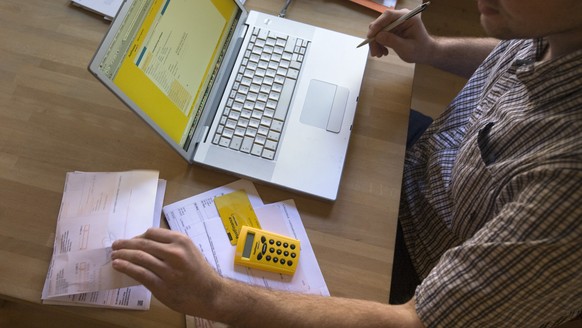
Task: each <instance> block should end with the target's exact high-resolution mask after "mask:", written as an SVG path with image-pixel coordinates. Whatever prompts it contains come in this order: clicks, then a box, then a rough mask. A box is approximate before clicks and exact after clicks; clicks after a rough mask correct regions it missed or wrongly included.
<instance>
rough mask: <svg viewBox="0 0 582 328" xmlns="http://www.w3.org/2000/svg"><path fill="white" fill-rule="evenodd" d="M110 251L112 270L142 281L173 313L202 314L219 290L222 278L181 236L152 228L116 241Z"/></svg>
mask: <svg viewBox="0 0 582 328" xmlns="http://www.w3.org/2000/svg"><path fill="white" fill-rule="evenodd" d="M112 248H113V253H112V259H113V268H114V269H116V270H118V271H120V272H123V273H125V274H127V275H128V276H130V277H132V278H134V279H135V280H137V281H139V282H141V283H142V284H143V285H145V286H146V287H147V288H148V289H149V290H150V291H151V292H152V293H153V294H154V295H155V296H156V297H157V298H158V299H159V300H160V301H161V302H162V303H164V304H166V305H167V306H169V307H170V308H172V309H174V310H176V311H179V312H182V313H192V311H193V310H195V311H196V312H198V313H200V314H202V315H203V314H204V313H205V312H206V311H209V306H211V304H212V303H213V302H212V300H213V299H214V297H215V296H216V295H217V293H218V292H220V290H221V288H222V284H221V282H222V278H221V277H220V276H219V275H218V274H217V273H216V272H215V271H214V269H213V268H212V267H210V265H208V263H207V262H206V259H205V258H204V256H203V255H202V254H201V253H200V251H199V250H198V249H197V248H196V246H194V244H193V243H192V241H191V239H190V238H189V237H188V236H186V235H184V234H181V233H178V232H174V231H171V230H167V229H155V228H152V229H149V230H148V231H146V232H145V233H144V234H142V235H140V236H137V237H135V238H132V239H129V240H118V241H115V242H114V243H113V246H112Z"/></svg>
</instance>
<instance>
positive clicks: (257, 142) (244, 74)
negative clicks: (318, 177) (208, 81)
mask: <svg viewBox="0 0 582 328" xmlns="http://www.w3.org/2000/svg"><path fill="white" fill-rule="evenodd" d="M309 44H310V43H309V42H308V41H306V40H303V39H299V38H294V37H291V36H287V35H282V34H277V33H275V32H273V31H269V30H263V29H260V28H256V27H255V28H254V29H253V32H252V35H251V39H250V42H249V44H248V47H247V49H246V51H245V55H244V58H243V60H242V64H241V66H240V68H239V70H238V73H237V76H236V79H235V82H234V84H233V87H232V89H231V90H230V91H229V92H230V95H229V98H228V100H227V103H226V106H225V108H224V111H223V114H222V116H221V118H220V123H219V126H218V129H217V130H216V134H215V135H214V137H213V139H212V143H214V144H217V145H220V146H223V147H227V148H230V149H234V150H238V151H241V152H243V153H249V154H252V155H254V156H258V157H262V158H266V159H273V158H275V152H276V151H277V147H278V144H279V141H280V139H281V132H282V131H283V126H284V125H285V118H286V117H287V110H288V109H289V105H290V103H291V97H292V94H293V90H294V89H295V84H296V82H297V78H298V76H299V71H300V69H301V65H302V63H303V58H304V55H305V53H306V52H307V48H308V47H309Z"/></svg>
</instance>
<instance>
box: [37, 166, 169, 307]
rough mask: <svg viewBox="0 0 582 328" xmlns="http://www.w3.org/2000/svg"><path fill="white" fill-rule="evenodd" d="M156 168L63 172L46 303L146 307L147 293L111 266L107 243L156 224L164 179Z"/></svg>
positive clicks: (148, 295)
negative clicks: (159, 177)
mask: <svg viewBox="0 0 582 328" xmlns="http://www.w3.org/2000/svg"><path fill="white" fill-rule="evenodd" d="M158 176H159V173H158V172H157V171H129V172H112V173H86V172H70V173H67V177H66V181H65V189H64V192H63V199H62V203H61V209H60V212H59V216H58V221H57V230H56V236H55V244H54V250H53V256H52V260H51V264H50V267H49V270H48V274H47V277H46V281H45V285H44V288H43V291H42V300H43V303H45V304H62V305H82V306H99V307H114V308H124V309H140V310H147V309H149V306H150V298H151V293H150V292H149V291H148V290H147V289H146V288H145V287H143V286H141V285H139V283H138V282H137V281H135V280H133V279H131V278H129V277H128V276H127V275H124V274H122V273H119V272H117V271H115V270H114V269H113V268H112V266H111V244H112V243H113V241H115V240H117V239H128V238H132V237H135V236H137V235H139V234H142V233H144V232H145V231H146V230H147V229H148V228H150V227H153V226H156V227H157V226H159V224H160V216H161V208H162V204H163V199H164V192H165V188H166V181H164V180H159V179H158Z"/></svg>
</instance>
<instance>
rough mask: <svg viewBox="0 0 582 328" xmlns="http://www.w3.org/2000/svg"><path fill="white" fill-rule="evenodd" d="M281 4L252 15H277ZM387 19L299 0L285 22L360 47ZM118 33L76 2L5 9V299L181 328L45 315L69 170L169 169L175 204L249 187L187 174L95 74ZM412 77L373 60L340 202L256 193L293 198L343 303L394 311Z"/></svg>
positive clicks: (1, 244) (1, 92) (177, 320)
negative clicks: (102, 45)
mask: <svg viewBox="0 0 582 328" xmlns="http://www.w3.org/2000/svg"><path fill="white" fill-rule="evenodd" d="M418 2H419V1H418V0H410V1H399V4H400V5H401V6H405V7H407V8H412V7H414V6H415V5H417V4H418ZM283 3H284V1H282V0H281V1H274V0H248V1H247V7H249V8H252V9H257V10H260V11H265V12H268V13H274V14H277V13H278V12H279V10H280V8H281V6H282V4H283ZM377 15H378V14H377V13H374V12H373V11H371V10H369V9H367V8H363V7H361V6H359V5H356V4H353V3H351V2H348V1H347V0H325V1H321V0H296V1H294V2H293V3H292V4H291V6H290V8H289V10H288V12H287V17H288V18H290V19H294V20H298V21H302V22H306V23H310V24H314V25H318V26H322V27H325V28H329V29H333V30H337V31H340V32H344V33H348V34H352V35H356V36H362V37H363V36H365V34H366V31H367V27H368V24H369V23H370V22H371V21H372V20H373V19H375V18H376V17H377ZM108 26H109V24H108V23H107V22H105V21H104V20H102V19H101V18H100V17H98V16H96V15H93V14H91V13H87V12H85V11H83V10H80V9H78V8H76V7H73V6H71V5H70V4H69V1H68V0H52V1H44V0H27V1H21V0H3V1H2V2H0V41H1V42H0V227H1V228H0V260H1V262H0V263H1V264H0V299H4V300H8V301H14V302H24V303H25V304H28V305H31V304H32V305H35V306H38V307H42V309H43V310H46V309H49V310H50V311H54V312H58V313H61V314H63V315H67V316H70V317H71V320H83V321H86V326H87V327H101V326H103V327H105V326H106V327H117V326H119V327H158V328H159V327H183V326H184V316H183V315H181V314H179V313H176V312H173V311H171V310H169V309H168V308H166V307H165V306H164V305H162V304H161V303H159V302H158V301H157V300H155V299H153V300H152V306H151V309H150V310H149V311H143V312H142V311H123V310H106V309H91V308H76V307H67V306H47V305H41V304H40V294H41V290H42V286H43V283H44V279H45V275H46V273H47V268H48V264H49V261H50V258H51V254H52V246H53V241H54V238H55V235H54V232H55V226H56V218H57V215H58V212H59V207H60V201H61V196H62V191H63V185H64V178H65V173H66V172H68V171H74V170H80V171H124V170H132V169H155V170H159V171H160V177H161V178H163V179H166V180H167V181H168V185H167V191H166V197H165V201H164V203H165V204H169V203H172V202H175V201H178V200H180V199H183V198H186V197H189V196H191V195H194V194H198V193H201V192H204V191H206V190H209V189H212V188H215V187H218V186H221V185H224V184H226V183H229V182H232V181H235V180H236V179H237V178H236V177H234V176H231V175H228V174H224V173H219V172H215V171H211V170H208V169H205V168H202V167H199V166H190V165H188V164H187V163H186V162H185V161H184V160H183V159H182V158H181V157H179V156H178V155H177V154H176V153H174V152H173V151H172V150H171V149H170V148H169V147H168V146H167V145H166V144H165V143H164V142H163V141H162V140H161V139H160V138H159V137H158V136H157V135H156V134H155V133H154V132H153V131H151V130H150V128H149V127H147V126H146V125H145V124H144V123H143V122H142V121H141V120H140V119H139V118H138V117H137V116H136V115H135V114H133V113H132V112H131V111H130V110H129V109H127V108H126V107H125V106H124V105H123V104H122V103H121V102H120V101H118V100H117V98H115V97H114V96H113V95H112V94H111V93H110V92H109V91H107V90H106V89H105V87H103V86H102V85H101V84H100V83H99V82H97V81H96V80H95V79H94V78H93V77H92V76H91V75H90V74H89V73H88V71H87V69H86V66H87V64H88V62H89V60H90V58H91V57H92V55H93V53H94V51H95V49H96V47H97V45H98V44H99V42H100V41H101V38H102V37H103V35H104V33H105V32H106V30H107V29H108ZM330 55H333V49H330ZM413 73H414V66H413V65H410V64H406V63H404V62H402V61H401V60H400V59H398V57H396V56H395V55H390V56H388V57H387V58H383V59H373V58H370V59H369V61H368V65H367V69H366V73H365V77H364V83H363V87H362V93H361V96H360V103H359V106H358V111H357V114H356V119H355V123H354V129H353V134H352V138H351V141H350V142H351V144H350V148H349V153H348V156H347V162H346V165H345V172H344V176H343V180H342V184H341V187H340V192H339V196H338V200H337V201H336V202H335V203H328V202H324V201H320V200H316V199H313V198H310V197H308V196H303V195H298V194H295V193H291V192H288V191H285V190H281V189H277V188H274V187H270V186H265V185H257V188H258V190H259V194H260V195H261V197H262V198H263V200H264V201H265V203H270V202H275V201H279V200H284V199H289V198H293V199H294V200H295V202H296V204H297V207H298V209H299V211H300V213H301V217H302V219H303V222H304V225H305V227H306V229H307V232H308V235H309V238H310V240H311V242H312V244H313V248H314V251H315V254H316V256H317V259H318V261H319V264H320V266H321V270H322V272H323V275H324V277H325V279H326V282H327V285H328V287H329V290H330V292H331V294H332V295H333V296H342V297H352V298H361V299H368V300H374V301H378V302H387V298H388V292H389V284H390V272H391V266H392V253H393V244H394V237H395V226H396V219H397V213H398V200H399V196H400V182H401V176H402V165H403V157H404V144H405V137H406V126H407V120H408V109H409V108H410V98H411V88H412V79H413Z"/></svg>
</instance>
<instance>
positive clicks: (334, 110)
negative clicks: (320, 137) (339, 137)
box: [300, 80, 350, 133]
mask: <svg viewBox="0 0 582 328" xmlns="http://www.w3.org/2000/svg"><path fill="white" fill-rule="evenodd" d="M349 93H350V92H349V90H348V89H347V88H344V87H341V86H338V85H335V84H331V83H328V82H323V81H320V80H311V81H310V82H309V88H308V89H307V96H306V98H305V103H304V104H303V109H302V111H301V118H300V121H301V122H302V123H304V124H308V125H312V126H315V127H318V128H322V129H325V130H327V131H330V132H334V133H339V132H340V129H341V126H342V122H343V119H344V112H345V110H346V104H347V102H348V95H349Z"/></svg>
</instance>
